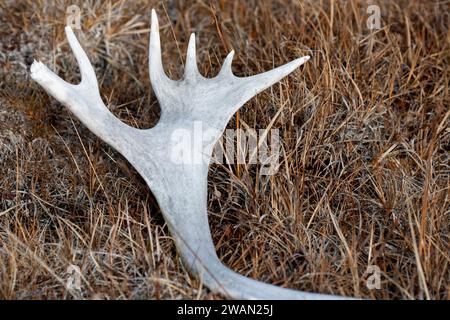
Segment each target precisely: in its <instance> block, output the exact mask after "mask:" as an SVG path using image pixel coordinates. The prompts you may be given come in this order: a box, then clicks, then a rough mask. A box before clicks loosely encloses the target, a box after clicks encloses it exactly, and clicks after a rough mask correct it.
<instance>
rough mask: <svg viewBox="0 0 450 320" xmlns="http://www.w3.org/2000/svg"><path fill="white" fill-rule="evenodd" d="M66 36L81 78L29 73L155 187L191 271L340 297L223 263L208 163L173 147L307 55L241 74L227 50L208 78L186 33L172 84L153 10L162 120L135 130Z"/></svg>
mask: <svg viewBox="0 0 450 320" xmlns="http://www.w3.org/2000/svg"><path fill="white" fill-rule="evenodd" d="M66 35H67V39H68V41H69V44H70V46H71V48H72V51H73V53H74V55H75V57H76V59H77V61H78V64H79V68H80V72H81V83H80V84H78V85H73V84H69V83H67V82H65V81H64V80H62V79H61V78H59V77H58V76H57V75H56V74H54V73H53V72H52V71H50V70H49V69H48V68H47V67H46V66H44V65H43V64H42V63H41V62H36V61H35V62H34V63H33V65H32V66H31V77H32V78H33V79H34V80H35V81H36V82H38V83H39V84H40V85H41V86H42V87H43V88H44V89H45V90H47V92H48V93H49V94H51V95H52V96H53V97H54V98H55V99H57V100H58V101H59V102H61V103H62V104H64V105H65V106H67V107H68V108H69V110H70V111H71V112H73V113H74V114H75V115H76V116H77V117H78V119H79V120H80V121H81V122H82V123H83V124H84V125H85V126H86V127H88V128H89V129H90V130H91V131H92V132H94V133H95V134H96V135H97V136H98V137H100V138H101V139H103V140H104V141H105V142H106V143H108V144H109V145H111V146H112V147H113V148H114V149H116V150H117V151H118V152H120V153H121V154H122V155H123V156H124V157H125V158H126V159H128V161H129V162H130V163H131V164H132V165H133V166H134V167H135V168H136V170H137V171H138V172H139V173H140V175H141V176H142V177H143V178H144V179H145V181H146V183H147V184H148V186H149V187H150V189H151V190H152V191H153V194H154V195H155V197H156V199H157V201H158V204H159V206H160V208H161V211H162V213H163V216H164V218H165V220H166V222H167V224H168V226H169V230H170V232H171V234H172V236H173V238H174V240H175V243H176V246H177V248H178V250H179V252H180V254H181V256H182V258H183V260H184V262H185V264H186V265H187V266H188V268H189V270H190V271H191V272H192V273H193V274H195V275H197V276H199V277H201V279H202V281H203V283H204V284H205V285H206V286H207V287H208V288H209V289H210V290H212V291H213V292H217V293H221V294H223V295H225V296H226V297H230V298H243V299H337V298H340V297H338V296H329V295H322V294H314V293H308V292H301V291H296V290H291V289H284V288H280V287H277V286H273V285H269V284H265V283H262V282H259V281H255V280H252V279H249V278H246V277H243V276H241V275H239V274H237V273H235V272H233V271H231V270H230V269H228V268H227V267H225V266H224V265H223V264H222V263H221V262H220V260H219V259H218V257H217V254H216V250H215V248H214V244H213V241H212V238H211V231H210V228H209V225H208V218H207V175H208V167H209V163H208V162H204V161H200V162H197V161H192V162H187V161H181V162H177V161H174V159H173V151H174V148H176V147H177V141H174V139H173V135H174V132H176V131H177V130H185V131H183V132H188V133H193V127H194V124H195V123H196V122H201V124H202V126H203V128H204V129H205V130H209V131H210V132H211V130H212V132H213V134H212V141H214V142H215V141H217V140H218V139H219V138H220V136H221V134H222V133H223V131H224V129H225V127H226V125H227V123H228V121H229V120H230V118H231V117H232V116H233V114H234V113H235V112H236V111H237V110H238V109H239V108H240V107H241V106H242V105H243V104H244V103H245V102H246V101H248V100H249V99H251V98H252V97H253V96H255V95H256V94H258V93H259V92H261V91H263V90H264V89H266V88H268V87H270V86H271V85H273V84H274V83H276V82H278V81H279V80H281V79H282V78H283V77H285V76H287V75H288V74H289V73H291V72H292V71H294V70H295V69H296V68H298V67H299V66H300V65H302V64H303V63H304V62H306V61H308V59H309V57H308V56H305V57H302V58H299V59H296V60H294V61H292V62H290V63H288V64H285V65H283V66H281V67H278V68H275V69H273V70H271V71H268V72H265V73H262V74H258V75H255V76H251V77H246V78H241V77H236V76H234V75H233V73H232V71H231V62H232V59H233V54H234V52H233V51H231V52H230V54H229V55H228V56H227V57H226V59H225V62H224V64H223V67H222V69H221V71H220V73H219V74H218V75H217V76H216V77H215V78H212V79H206V78H204V77H203V76H202V75H200V73H199V72H198V70H197V63H196V53H195V36H194V34H192V35H191V37H190V40H189V47H188V51H187V58H186V59H187V60H186V69H185V73H184V77H183V78H182V79H181V80H179V81H173V80H171V79H169V78H168V77H167V76H166V74H165V72H164V69H163V65H162V60H161V46H160V39H159V26H158V20H157V17H156V13H155V11H154V10H152V23H151V33H150V50H149V51H150V52H149V70H150V80H151V84H152V87H153V90H154V91H155V94H156V97H157V98H158V101H159V103H160V107H161V118H160V120H159V122H158V123H157V124H156V126H155V127H153V128H151V129H147V130H140V129H136V128H133V127H130V126H128V125H126V124H124V123H123V122H121V121H120V120H119V119H117V118H116V117H115V116H114V115H113V114H112V113H111V112H110V111H109V110H108V108H107V107H106V106H105V104H104V103H103V101H102V99H101V97H100V93H99V88H98V83H97V79H96V76H95V73H94V69H93V68H92V65H91V64H90V62H89V59H88V57H87V55H86V53H85V52H84V51H83V49H82V48H81V46H80V44H79V42H78V41H77V39H76V37H75V35H74V33H73V31H72V29H71V28H70V27H66ZM191 136H192V135H191ZM201 144H202V145H201V148H196V149H194V150H193V153H194V156H199V157H200V158H201V157H202V156H204V155H205V154H206V155H207V156H208V157H209V158H211V156H212V152H213V146H214V144H213V143H211V141H208V142H201Z"/></svg>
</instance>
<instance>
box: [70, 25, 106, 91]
mask: <svg viewBox="0 0 450 320" xmlns="http://www.w3.org/2000/svg"><path fill="white" fill-rule="evenodd" d="M65 31H66V37H67V41H68V42H69V45H70V47H71V48H72V52H73V54H74V55H75V59H76V60H77V62H78V66H79V68H80V73H81V84H83V85H88V86H89V87H90V88H91V89H92V90H95V91H96V92H99V90H98V81H97V77H96V75H95V71H94V68H93V67H92V64H91V62H90V61H89V58H88V56H87V54H86V52H85V51H84V50H83V48H82V47H81V45H80V43H79V42H78V39H77V37H76V36H75V34H74V33H73V30H72V28H71V27H70V26H67V27H66V28H65Z"/></svg>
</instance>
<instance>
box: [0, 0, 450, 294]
mask: <svg viewBox="0 0 450 320" xmlns="http://www.w3.org/2000/svg"><path fill="white" fill-rule="evenodd" d="M76 2H78V3H79V4H80V6H81V4H82V3H83V5H82V10H83V14H84V15H83V18H82V22H83V32H82V33H78V34H79V38H80V41H81V43H82V44H83V46H84V48H85V49H86V50H87V52H88V55H89V56H90V57H91V60H92V62H93V64H94V66H95V68H96V72H97V76H98V78H99V80H100V82H101V92H102V95H103V98H104V101H105V103H107V104H108V105H109V106H110V107H111V109H112V110H113V112H114V113H115V114H116V115H117V116H118V117H120V118H121V119H122V120H123V121H125V122H127V123H129V124H131V125H134V126H138V127H141V128H142V127H151V126H152V125H153V124H154V123H155V122H156V121H157V119H158V112H159V111H158V106H157V102H156V100H155V97H154V96H153V93H152V91H151V89H150V85H149V81H148V74H147V62H146V61H147V54H148V51H147V43H148V28H149V12H150V9H151V8H153V7H155V8H156V9H157V11H158V12H159V16H160V23H161V27H162V30H161V32H162V34H161V38H162V46H163V59H164V64H165V67H166V70H167V72H168V73H169V74H170V75H171V76H172V77H174V78H177V77H179V76H180V75H181V74H182V71H183V61H184V55H185V50H186V47H187V41H188V36H189V33H190V32H192V31H194V32H196V33H197V36H198V39H197V41H198V42H197V43H198V49H199V61H200V66H199V67H200V70H201V71H202V73H203V74H205V75H208V76H213V75H215V74H216V73H217V72H218V70H219V68H220V65H221V63H222V61H223V58H224V57H225V56H226V54H227V53H228V51H229V50H230V49H231V48H234V49H235V50H236V58H235V62H234V65H233V69H234V71H235V73H236V74H239V75H249V74H255V73H258V72H261V71H263V70H268V69H271V68H272V67H273V66H274V65H280V64H283V63H285V62H287V61H290V60H291V59H293V58H294V57H297V56H300V55H305V54H311V55H312V56H313V59H312V60H311V61H310V62H308V63H307V64H306V65H305V66H304V67H302V70H301V71H298V72H296V73H294V74H293V75H291V76H289V77H288V78H286V79H285V80H283V81H282V82H281V83H279V84H277V85H275V86H273V87H272V88H271V89H269V90H266V91H265V92H264V93H262V94H260V95H258V96H257V97H256V98H254V99H252V100H251V101H250V102H249V103H247V104H246V106H244V108H243V109H241V111H240V118H239V122H238V124H237V122H236V121H235V119H234V120H233V121H231V122H230V124H229V127H230V128H234V127H236V125H239V126H245V125H248V126H249V127H252V128H264V127H266V126H267V125H268V124H269V123H270V122H271V121H272V119H273V117H274V116H275V115H276V113H277V112H278V111H279V110H280V108H282V110H281V112H280V115H279V116H278V118H277V119H276V120H275V122H274V127H275V128H278V129H279V130H280V132H281V134H282V146H281V147H282V158H281V159H280V161H281V168H280V170H279V172H278V173H277V174H276V175H274V176H259V174H258V172H259V169H260V167H259V166H258V165H252V166H242V165H241V166H240V167H239V168H238V167H237V166H234V165H232V166H217V165H215V166H212V167H211V170H210V179H209V185H210V191H211V192H210V201H209V211H210V215H209V217H210V225H211V229H212V233H213V237H214V240H215V244H216V247H217V251H218V254H219V256H220V258H221V259H222V261H224V262H225V263H226V264H227V265H228V266H230V267H231V268H232V269H234V270H236V271H238V272H240V273H241V274H245V275H248V276H250V277H253V278H257V279H259V280H262V281H265V282H269V283H274V284H278V285H281V286H284V287H291V288H297V289H301V290H307V291H315V292H322V293H334V294H343V295H348V296H358V297H364V298H376V299H422V298H430V299H449V298H450V271H449V263H450V254H449V252H450V246H449V243H450V223H449V221H450V209H449V195H450V194H449V174H450V172H449V143H450V141H449V140H450V139H449V137H450V132H449V105H450V98H449V83H450V67H449V62H450V31H449V25H450V18H449V14H448V13H449V12H450V2H449V1H419V0H415V1H408V0H402V1H373V2H374V3H377V4H378V5H380V7H381V13H382V29H380V30H374V31H370V30H368V29H367V28H366V19H367V14H366V7H367V2H366V1H340V0H336V1H315V0H308V1H288V0H272V1H226V0H217V1H212V2H206V1H202V0H198V1H166V2H158V1H148V0H142V1H95V0H91V1H76ZM69 4H72V2H65V1H44V0H41V1H31V0H23V1H17V0H15V1H10V0H8V1H6V2H5V1H3V2H1V3H0V24H1V26H2V28H1V30H0V37H1V38H0V39H1V40H0V63H1V69H0V70H2V71H1V72H0V91H1V92H0V298H5V299H24V298H33V299H49V298H87V299H90V298H106V299H134V298H145V299H147V298H148V299H165V298H201V299H211V298H214V299H215V298H220V297H219V296H216V295H213V294H211V293H209V291H208V290H206V289H205V288H203V287H202V285H201V283H200V282H199V281H198V280H197V279H195V278H193V277H191V276H190V275H189V274H188V273H187V272H186V270H185V269H184V267H183V264H182V263H181V262H180V258H179V256H178V254H177V253H176V251H175V247H174V244H173V242H172V240H171V238H170V236H169V234H168V231H167V228H166V226H165V224H164V221H163V219H162V216H161V214H160V213H159V209H158V207H157V205H156V204H155V200H154V198H153V196H152V195H151V192H150V191H149V190H148V188H147V186H146V185H145V183H144V182H143V180H142V179H141V178H140V177H139V176H138V174H137V173H136V172H135V171H134V170H133V169H132V168H131V166H130V165H129V164H128V163H127V162H126V160H124V158H122V157H121V156H120V155H118V154H117V153H116V152H114V151H113V150H112V149H111V148H109V147H108V146H107V145H105V144H103V143H102V142H101V141H100V140H99V139H98V138H96V137H95V136H93V134H91V133H90V132H89V131H88V130H87V129H86V128H84V127H83V126H82V125H80V124H79V123H78V122H77V121H76V120H75V119H74V120H72V116H71V115H70V114H69V113H68V112H67V111H66V110H65V109H64V108H62V107H61V106H60V105H59V104H58V103H56V102H55V101H54V100H53V99H52V98H50V97H48V96H47V94H46V93H45V92H44V91H43V90H42V89H41V88H40V87H38V85H36V84H35V83H33V82H32V81H31V80H30V78H29V76H28V73H27V70H26V68H27V66H29V64H30V63H31V62H32V59H33V58H34V57H37V58H39V59H41V60H42V61H43V62H44V63H46V64H47V65H49V66H51V67H52V68H53V69H54V70H56V71H57V72H58V73H59V74H60V75H62V76H63V77H64V78H65V79H67V80H69V81H77V79H78V75H77V72H76V63H75V60H74V57H73V55H72V54H71V53H70V49H69V47H68V45H67V42H66V40H65V36H64V33H63V27H64V24H65V18H64V15H65V8H66V7H67V5H69ZM71 264H75V265H77V266H79V267H80V269H81V272H82V275H83V280H82V290H81V291H73V290H70V291H68V290H67V289H66V288H65V285H64V284H65V281H66V279H67V273H66V270H67V268H68V266H69V265H71ZM369 265H377V266H379V267H380V269H381V272H382V284H381V290H368V289H367V287H366V285H365V283H366V278H367V275H366V274H365V272H366V269H367V267H368V266H369Z"/></svg>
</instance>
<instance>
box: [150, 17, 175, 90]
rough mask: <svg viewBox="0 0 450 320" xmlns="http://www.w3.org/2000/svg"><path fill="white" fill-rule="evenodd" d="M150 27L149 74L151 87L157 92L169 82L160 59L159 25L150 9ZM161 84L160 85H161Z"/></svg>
mask: <svg viewBox="0 0 450 320" xmlns="http://www.w3.org/2000/svg"><path fill="white" fill-rule="evenodd" d="M151 20H152V27H151V31H150V46H149V57H148V64H149V73H150V81H151V83H152V87H153V89H155V90H159V87H160V86H163V85H167V84H168V83H169V82H171V80H170V79H169V78H168V77H167V75H166V73H165V72H164V67H163V63H162V57H161V40H160V38H159V23H158V16H157V15H156V11H155V10H154V9H152V19H151ZM161 82H162V83H161Z"/></svg>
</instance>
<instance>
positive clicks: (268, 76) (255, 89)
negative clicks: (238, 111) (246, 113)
mask: <svg viewBox="0 0 450 320" xmlns="http://www.w3.org/2000/svg"><path fill="white" fill-rule="evenodd" d="M309 59H310V56H304V57H301V58H298V59H295V60H293V61H291V62H289V63H286V64H284V65H282V66H279V67H277V68H275V69H272V70H270V71H267V72H263V73H260V74H257V75H254V76H250V77H245V78H244V77H243V78H239V80H240V81H238V82H237V88H236V89H238V90H241V92H242V102H241V103H242V104H243V103H245V102H246V101H247V100H249V99H251V98H252V97H253V96H255V95H256V94H258V93H260V92H261V91H263V90H265V89H267V88H269V87H271V86H272V85H274V84H275V83H277V82H278V81H280V80H281V79H283V78H284V77H286V76H287V75H288V74H290V73H291V72H293V71H294V70H295V69H297V68H298V67H300V66H301V65H302V64H304V63H305V62H306V61H308V60H309Z"/></svg>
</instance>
